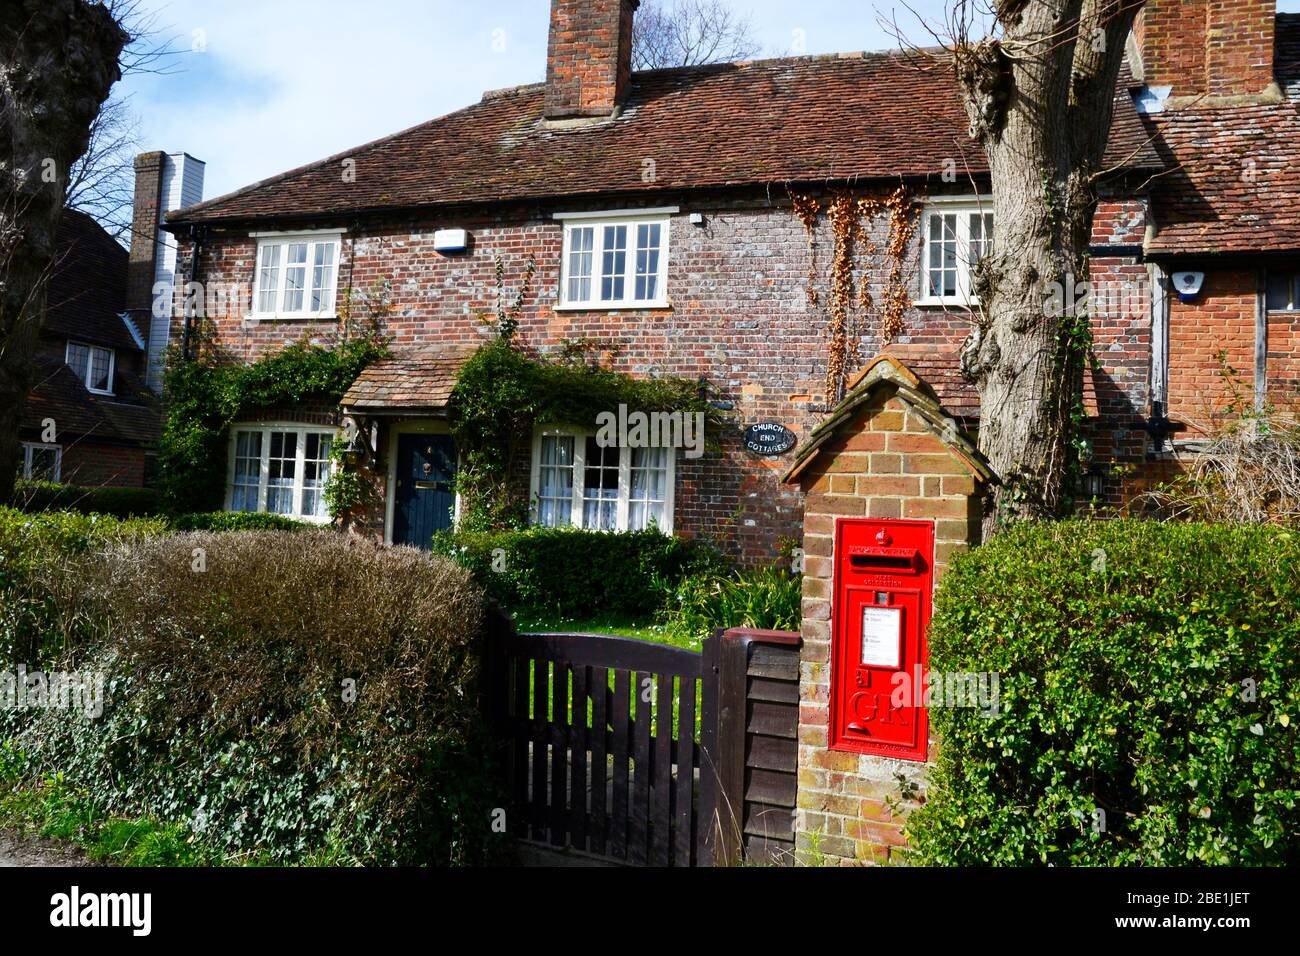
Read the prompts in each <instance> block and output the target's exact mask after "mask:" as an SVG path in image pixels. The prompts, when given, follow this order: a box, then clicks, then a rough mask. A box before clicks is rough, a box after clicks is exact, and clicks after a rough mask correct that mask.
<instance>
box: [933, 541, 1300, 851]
mask: <svg viewBox="0 0 1300 956" xmlns="http://www.w3.org/2000/svg"><path fill="white" fill-rule="evenodd" d="M1298 645H1300V537H1297V536H1296V535H1295V534H1293V533H1288V532H1286V531H1284V530H1281V529H1277V528H1265V527H1249V526H1245V527H1229V526H1212V525H1202V524H1181V523H1179V524H1160V523H1155V522H1141V521H1102V522H1091V523H1090V522H1084V521H1071V522H1065V523H1061V524H1033V525H1029V524H1026V525H1020V526H1017V527H1013V528H1011V529H1009V530H1007V531H1006V532H1004V533H1003V534H1001V535H999V536H998V537H997V538H996V539H995V540H994V541H992V542H991V543H990V544H988V545H985V546H984V547H981V548H977V549H975V550H974V551H972V552H970V553H969V554H966V555H962V556H960V557H959V558H957V559H956V560H954V562H953V565H952V567H951V568H950V570H949V571H948V573H947V575H946V577H945V578H944V581H943V585H942V587H941V588H940V590H939V593H938V595H937V596H936V601H935V614H934V619H933V622H932V624H931V629H930V665H931V668H932V670H933V671H934V672H938V673H952V672H966V671H976V672H979V671H983V672H993V673H997V674H998V675H999V681H1000V687H999V689H1000V695H999V696H1000V702H999V708H998V709H999V715H998V716H997V717H995V718H991V719H990V718H988V717H985V716H981V714H980V711H979V710H975V709H964V708H952V707H937V706H936V707H932V708H931V710H930V715H931V720H932V722H933V723H932V727H933V729H934V731H935V732H936V734H937V736H938V737H939V739H940V744H939V748H938V758H937V761H936V763H935V765H934V766H933V767H932V770H931V774H930V788H929V792H928V797H927V800H926V802H925V804H924V805H923V806H922V807H920V808H919V809H917V810H915V811H914V812H913V813H912V814H911V816H910V818H909V820H908V824H907V830H908V833H909V835H910V837H911V840H912V844H913V846H914V847H915V849H916V851H917V853H918V854H919V856H920V858H921V859H922V860H923V861H925V862H928V863H937V864H950V865H970V864H990V863H992V864H1004V865H1024V864H1044V863H1046V864H1054V865H1080V864H1082V865H1125V864H1140V865H1151V866H1156V865H1180V864H1188V863H1207V864H1285V863H1296V862H1300V760H1298V759H1297V744H1296V738H1297V734H1298V733H1300V665H1297V646H1298Z"/></svg>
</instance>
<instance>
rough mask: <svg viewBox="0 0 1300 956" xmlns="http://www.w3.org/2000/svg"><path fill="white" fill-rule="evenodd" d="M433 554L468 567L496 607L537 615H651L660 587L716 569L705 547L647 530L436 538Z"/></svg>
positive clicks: (715, 558) (662, 593)
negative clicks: (619, 532)
mask: <svg viewBox="0 0 1300 956" xmlns="http://www.w3.org/2000/svg"><path fill="white" fill-rule="evenodd" d="M434 550H435V551H436V552H438V553H441V554H445V555H447V556H449V557H451V558H453V559H455V560H456V561H458V562H459V563H460V564H462V565H464V566H465V567H467V568H469V569H470V570H471V571H472V572H473V573H474V576H475V577H476V578H477V579H478V581H479V582H480V583H481V584H482V585H483V587H484V589H485V590H486V591H487V592H488V594H490V595H491V596H492V597H493V598H494V599H496V600H497V601H498V602H500V603H501V605H502V606H503V607H505V608H507V609H508V610H510V611H512V612H514V613H516V614H527V615H530V616H538V617H559V618H583V617H591V616H592V615H595V614H602V613H607V614H617V615H629V616H638V615H641V616H644V615H649V614H653V613H654V612H655V611H656V610H658V609H659V608H660V607H661V606H662V604H663V602H664V599H665V597H666V596H667V589H668V588H670V587H672V586H673V585H675V584H676V583H677V582H679V581H681V580H683V579H684V578H686V577H689V576H690V575H692V574H697V573H700V572H703V571H706V570H709V569H718V568H721V567H722V566H723V565H722V558H721V557H720V556H719V555H718V553H717V552H716V551H715V550H714V549H713V548H711V547H709V546H708V545H706V544H703V543H701V542H698V541H693V540H689V539H685V538H674V537H670V536H669V535H665V534H662V533H660V532H659V531H656V530H654V529H647V530H645V531H633V532H627V533H623V534H612V533H609V532H605V531H581V530H577V529H573V528H537V527H534V528H528V529H526V530H524V531H488V532H475V533H463V534H442V535H439V536H437V537H436V538H435V540H434Z"/></svg>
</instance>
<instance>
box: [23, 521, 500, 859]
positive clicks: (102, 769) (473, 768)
mask: <svg viewBox="0 0 1300 956" xmlns="http://www.w3.org/2000/svg"><path fill="white" fill-rule="evenodd" d="M13 514H14V513H13V512H0V558H3V561H2V562H0V568H5V569H6V571H13V572H14V573H12V574H9V575H8V577H7V578H6V579H5V580H4V581H2V582H0V607H3V608H5V609H7V608H10V607H12V606H13V605H14V604H15V603H18V604H29V605H31V606H33V607H37V608H40V609H43V611H44V612H45V613H42V614H40V615H37V616H36V617H34V618H30V617H29V618H27V619H19V620H18V621H16V622H14V621H11V620H9V619H8V618H7V617H4V616H0V628H3V631H0V670H9V671H12V670H13V669H14V668H15V667H16V665H17V664H19V663H25V664H26V665H27V667H28V671H29V673H30V672H32V671H34V670H36V669H37V667H38V666H39V667H40V668H41V669H44V670H46V671H54V670H72V671H76V672H80V673H82V674H85V673H92V674H95V673H97V674H102V675H103V677H104V693H103V698H102V700H103V705H104V707H103V712H102V715H100V716H98V717H96V718H95V719H86V717H85V716H84V715H83V714H82V713H81V712H79V711H78V710H77V709H76V708H73V709H65V710H59V709H55V708H50V709H8V708H4V707H0V754H3V753H7V754H8V755H9V756H8V758H6V759H5V760H4V761H0V762H4V763H6V765H7V766H8V771H7V775H8V777H9V785H10V786H12V785H14V783H15V782H16V783H17V785H18V786H20V787H39V786H40V785H41V781H43V780H45V779H47V778H49V777H50V776H52V775H56V774H57V775H61V779H62V780H63V781H65V782H66V784H67V785H68V786H69V787H70V788H73V790H74V791H75V793H76V795H77V799H78V800H80V801H83V802H84V804H85V806H87V807H89V808H92V809H93V810H94V811H95V814H96V816H97V817H102V816H119V817H127V818H138V817H148V818H150V819H152V820H156V821H159V822H160V824H163V825H167V826H172V825H175V826H178V827H180V828H181V831H182V832H185V833H188V834H190V835H191V836H192V839H193V840H195V841H196V843H202V844H204V845H206V846H210V847H213V848H215V849H216V850H217V851H218V852H219V853H220V854H222V855H224V856H226V857H229V858H248V859H253V860H257V861H263V862H267V861H269V862H284V863H293V862H303V861H310V862H314V863H331V864H352V863H359V864H407V865H446V864H461V863H472V862H482V861H483V860H484V859H485V858H487V856H488V854H489V853H490V851H491V850H492V848H493V846H494V845H495V844H494V840H496V839H499V838H496V837H494V836H493V835H492V828H491V812H492V808H494V807H497V806H502V805H504V804H503V803H502V801H501V798H500V796H499V794H498V793H497V792H496V789H495V777H494V775H493V771H492V767H491V765H490V762H489V760H488V759H487V755H488V754H489V752H490V746H489V744H490V742H489V741H486V740H484V739H483V736H482V733H483V730H482V718H481V696H480V688H479V674H480V670H481V661H480V648H481V640H482V630H483V625H484V614H485V605H484V600H483V595H482V592H481V590H480V589H479V588H477V587H476V586H474V585H473V583H472V581H471V578H470V575H469V574H468V573H466V572H465V571H464V570H463V569H461V568H458V567H456V566H455V565H454V564H453V563H451V562H449V561H446V560H441V559H437V558H432V557H430V556H428V555H425V554H422V553H420V552H418V551H415V550H414V549H411V548H382V547H378V546H375V545H371V544H368V543H365V542H362V541H359V540H357V539H353V538H349V537H347V536H344V535H339V534H335V533H331V532H324V531H317V532H303V533H297V534H285V533H282V532H266V531H262V532H248V533H245V534H233V535H232V534H184V535H162V534H159V533H157V532H158V530H159V529H158V528H153V527H150V528H137V527H135V526H134V525H130V524H126V525H125V526H123V525H122V524H116V523H113V522H112V521H111V519H96V518H77V517H66V516H64V517H59V518H48V519H47V518H46V517H44V516H21V518H22V520H17V519H13V518H12V515H13ZM82 523H84V524H82ZM87 526H89V527H87ZM99 526H103V532H102V533H101V532H100V531H99V530H98V528H99ZM139 531H143V532H144V534H139V533H137V532H139ZM198 549H201V551H200V550H198ZM200 553H201V554H202V555H203V561H202V563H201V565H200V566H196V565H195V563H194V562H195V555H196V554H200ZM15 623H17V624H18V625H19V626H21V627H22V628H23V629H24V632H26V633H30V630H31V625H32V624H33V623H35V624H37V625H40V626H41V627H42V633H43V635H44V637H43V639H42V640H41V641H40V646H39V647H38V648H30V647H20V646H19V643H20V642H19V641H17V640H15V638H16V637H18V636H19V635H18V634H15V633H14V632H13V630H12V625H13V624H15ZM29 651H30V652H31V653H30V654H29ZM92 716H93V714H92Z"/></svg>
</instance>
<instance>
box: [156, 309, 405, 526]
mask: <svg viewBox="0 0 1300 956" xmlns="http://www.w3.org/2000/svg"><path fill="white" fill-rule="evenodd" d="M385 352H386V346H385V344H384V341H383V339H382V337H380V336H379V335H377V334H371V333H367V334H364V335H358V336H355V337H352V338H348V339H345V340H340V341H338V342H335V343H332V344H312V343H311V342H309V341H307V340H305V339H304V340H303V341H300V342H296V343H294V344H292V345H290V346H288V347H287V348H284V349H282V350H280V351H278V352H274V353H272V354H269V355H266V356H264V357H262V358H260V359H258V360H257V361H256V362H253V363H252V364H249V365H245V364H243V363H240V362H237V361H234V360H232V359H231V358H230V357H229V356H227V355H224V354H223V353H222V352H220V350H218V349H216V348H215V347H213V346H211V345H210V344H209V345H208V346H207V347H204V348H202V349H200V351H199V354H198V355H197V357H195V358H194V359H193V360H191V361H188V362H186V361H182V360H181V359H180V357H179V356H173V357H172V360H171V361H170V362H169V364H168V371H167V375H166V379H165V389H166V395H167V403H166V408H167V413H166V418H165V420H164V422H163V430H162V437H161V439H160V441H159V444H158V466H159V486H160V488H161V490H162V493H163V496H164V500H165V501H166V503H167V506H168V508H169V509H170V510H172V511H178V512H185V511H211V510H213V509H219V508H220V507H221V498H222V494H223V492H224V488H225V481H226V467H225V464H226V452H227V449H226V440H227V437H228V434H229V430H230V426H231V424H232V423H234V422H236V421H238V420H239V419H241V418H247V417H249V416H250V415H254V414H256V413H257V412H258V411H261V410H266V409H272V408H277V407H283V406H292V405H300V404H303V403H306V402H313V401H318V402H324V403H327V404H337V403H338V401H339V400H340V399H341V398H342V397H343V393H344V392H345V391H347V388H348V386H349V385H351V384H352V382H353V381H354V380H355V379H356V377H357V376H358V375H359V374H360V373H361V370H362V369H364V368H365V367H366V366H367V365H369V364H370V363H371V362H373V361H374V360H375V359H377V358H380V357H381V356H382V355H384V354H385Z"/></svg>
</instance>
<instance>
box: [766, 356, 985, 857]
mask: <svg viewBox="0 0 1300 956" xmlns="http://www.w3.org/2000/svg"><path fill="white" fill-rule="evenodd" d="M992 480H994V477H993V474H992V471H991V470H990V469H989V467H988V464H987V463H986V462H985V460H984V458H983V457H982V456H981V455H980V453H979V451H978V450H977V449H976V447H975V444H974V442H973V441H972V440H971V439H970V437H969V436H967V435H966V434H965V432H964V431H963V428H962V426H961V423H960V422H959V421H958V420H957V419H955V418H953V416H952V415H950V414H949V413H948V412H946V411H945V410H944V409H943V407H942V405H941V404H940V402H939V400H938V398H937V397H936V396H935V394H934V392H933V391H932V390H931V389H930V388H929V387H928V386H927V385H926V384H925V383H924V382H922V381H921V380H920V379H919V378H918V377H917V376H916V375H914V374H913V373H912V372H911V371H910V370H909V369H908V368H907V367H906V366H905V365H903V364H902V363H901V362H899V361H898V360H897V359H895V358H893V357H892V356H879V357H877V358H876V359H875V360H873V361H872V362H871V363H870V364H868V365H867V366H866V368H864V369H863V370H862V371H861V372H860V373H859V374H858V376H857V377H856V378H855V380H854V381H853V382H852V383H851V384H850V387H849V391H848V394H847V395H846V397H845V399H844V401H843V402H841V403H840V404H839V405H838V406H837V407H836V408H835V409H834V410H833V411H832V412H831V413H830V415H829V416H828V417H827V418H826V420H825V421H823V422H822V423H821V424H820V425H819V426H818V427H817V428H816V429H814V430H813V432H812V433H811V434H810V435H809V437H808V440H807V442H806V443H805V444H804V445H803V447H801V448H800V450H799V452H798V455H797V456H796V458H795V461H794V464H793V465H792V467H791V468H790V471H789V472H788V473H787V474H786V476H785V481H786V482H788V483H792V484H797V485H798V486H800V487H801V488H802V490H803V491H804V493H805V496H806V498H805V504H804V536H803V549H804V579H803V626H802V636H803V648H802V651H801V656H800V683H799V702H800V709H799V746H798V755H799V757H798V791H797V810H796V817H795V830H796V840H797V847H798V852H799V853H800V854H801V857H802V859H803V860H805V861H806V862H819V863H839V864H846V865H847V864H853V863H886V862H890V861H891V859H892V860H894V861H896V862H897V861H898V860H899V854H900V853H901V852H903V851H905V843H906V841H905V840H904V838H903V833H902V822H903V821H902V820H901V819H900V818H899V817H898V816H896V815H895V814H894V812H893V811H892V810H891V807H890V804H889V801H890V800H891V798H893V799H895V800H899V799H901V797H902V793H901V789H900V785H899V783H898V780H897V779H896V774H900V773H901V774H903V776H904V777H905V778H907V779H908V780H909V781H911V782H912V783H914V784H915V785H916V786H917V788H918V790H917V793H916V794H914V795H913V796H916V795H923V793H924V787H925V766H926V759H927V757H928V756H929V755H932V753H933V741H931V740H930V739H929V736H928V732H927V729H926V728H927V726H928V724H927V721H926V714H925V712H924V709H923V708H918V707H912V708H903V709H900V708H897V707H894V706H892V705H891V703H890V696H889V691H888V688H889V687H890V686H891V679H893V678H896V677H898V676H899V675H905V676H906V677H907V679H908V680H909V682H910V681H911V680H912V679H914V678H916V677H917V676H918V674H919V673H920V672H921V671H922V670H923V667H924V654H925V647H924V632H925V627H926V626H927V625H928V623H929V607H930V598H931V596H932V593H933V588H934V586H935V585H937V584H938V583H939V581H940V580H941V578H942V575H943V570H944V568H945V567H946V566H947V564H948V561H949V559H950V558H951V556H952V555H953V554H954V553H955V552H957V551H960V550H962V549H963V548H967V547H970V546H971V545H973V544H976V543H977V542H978V536H979V528H980V518H981V511H980V501H981V498H982V496H983V490H984V486H985V485H986V483H987V482H989V481H992ZM896 635H897V636H896ZM882 690H883V693H882Z"/></svg>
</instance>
